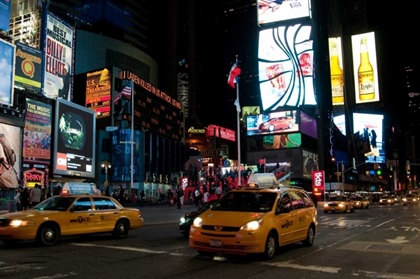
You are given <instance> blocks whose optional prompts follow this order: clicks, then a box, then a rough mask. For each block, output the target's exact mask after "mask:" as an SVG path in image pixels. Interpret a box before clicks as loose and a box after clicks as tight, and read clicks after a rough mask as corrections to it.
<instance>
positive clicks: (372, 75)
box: [351, 32, 379, 104]
mask: <svg viewBox="0 0 420 279" xmlns="http://www.w3.org/2000/svg"><path fill="white" fill-rule="evenodd" d="M351 44H352V53H353V73H354V88H355V94H356V104H361V103H369V102H376V101H379V80H378V76H379V75H378V66H377V60H376V44H375V33H374V32H370V33H364V34H359V35H353V36H351Z"/></svg>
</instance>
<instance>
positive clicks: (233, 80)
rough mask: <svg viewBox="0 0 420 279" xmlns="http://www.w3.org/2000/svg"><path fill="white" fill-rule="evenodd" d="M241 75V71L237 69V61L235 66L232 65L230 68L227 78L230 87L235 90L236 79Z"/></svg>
mask: <svg viewBox="0 0 420 279" xmlns="http://www.w3.org/2000/svg"><path fill="white" fill-rule="evenodd" d="M240 74H241V69H240V68H239V67H238V60H236V62H235V64H233V65H232V68H231V69H230V72H229V77H228V80H227V83H228V84H229V85H230V86H231V87H232V88H235V83H237V82H238V80H237V78H238V76H239V75H240Z"/></svg>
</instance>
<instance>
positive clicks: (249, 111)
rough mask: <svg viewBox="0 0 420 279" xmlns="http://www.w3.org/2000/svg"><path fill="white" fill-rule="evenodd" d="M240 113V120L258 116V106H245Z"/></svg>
mask: <svg viewBox="0 0 420 279" xmlns="http://www.w3.org/2000/svg"><path fill="white" fill-rule="evenodd" d="M241 112H242V117H241V118H242V119H244V120H245V119H246V117H247V116H248V115H258V114H260V107H259V106H245V107H242V109H241Z"/></svg>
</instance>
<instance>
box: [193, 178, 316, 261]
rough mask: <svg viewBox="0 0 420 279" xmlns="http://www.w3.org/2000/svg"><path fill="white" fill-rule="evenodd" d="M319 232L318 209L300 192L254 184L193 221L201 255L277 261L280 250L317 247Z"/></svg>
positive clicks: (303, 191)
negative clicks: (259, 256)
mask: <svg viewBox="0 0 420 279" xmlns="http://www.w3.org/2000/svg"><path fill="white" fill-rule="evenodd" d="M317 228H318V221H317V210H316V207H315V205H314V203H313V202H312V199H311V198H310V197H309V195H308V194H307V192H306V191H305V190H303V189H302V188H301V187H293V186H278V185H277V186H275V187H274V186H273V187H261V188H260V186H259V185H257V184H251V183H249V184H248V185H247V186H245V187H243V188H240V189H237V190H232V191H229V192H227V193H226V194H225V195H224V196H222V197H221V199H219V200H218V201H217V202H216V203H215V204H214V205H213V207H212V208H210V209H208V210H207V211H205V212H203V213H202V214H200V216H198V217H196V218H195V219H194V221H193V225H192V226H191V229H190V236H189V245H190V247H191V248H193V249H195V250H196V251H197V252H198V253H200V254H207V253H210V254H218V253H222V254H236V255H248V254H262V255H263V256H264V257H265V258H266V259H272V258H273V257H274V256H275V254H276V252H277V251H278V249H279V247H280V246H284V245H288V244H291V243H295V242H302V243H303V244H304V245H305V246H312V245H313V243H314V239H315V234H316V232H317Z"/></svg>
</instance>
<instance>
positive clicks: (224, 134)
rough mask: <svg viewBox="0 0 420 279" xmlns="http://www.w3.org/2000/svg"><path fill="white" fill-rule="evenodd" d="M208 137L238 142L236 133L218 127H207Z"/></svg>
mask: <svg viewBox="0 0 420 279" xmlns="http://www.w3.org/2000/svg"><path fill="white" fill-rule="evenodd" d="M207 136H208V137H218V138H222V139H226V140H230V141H236V136H235V131H233V130H230V129H226V128H223V127H220V126H216V125H209V126H208V127H207Z"/></svg>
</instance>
